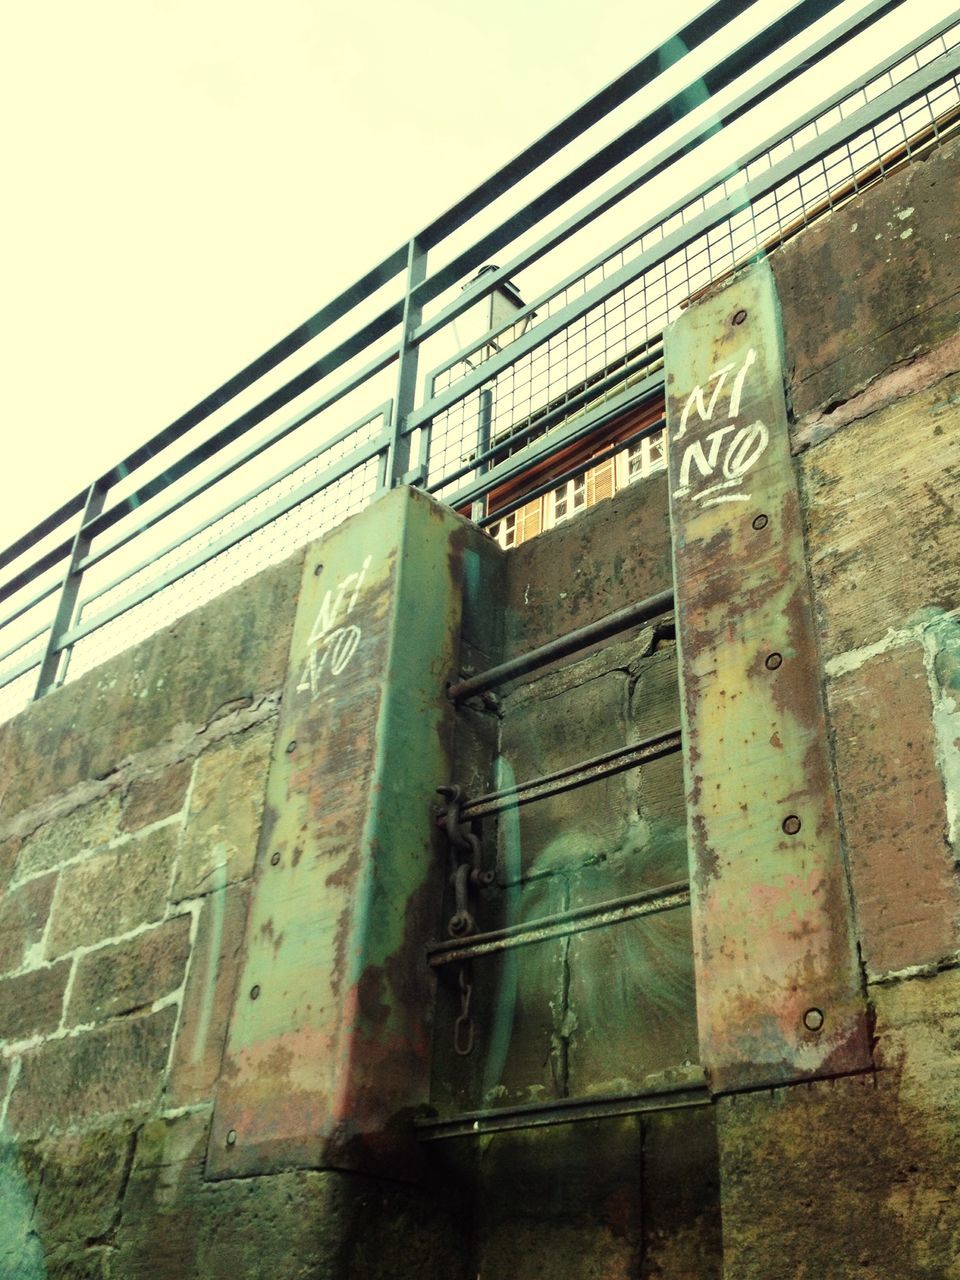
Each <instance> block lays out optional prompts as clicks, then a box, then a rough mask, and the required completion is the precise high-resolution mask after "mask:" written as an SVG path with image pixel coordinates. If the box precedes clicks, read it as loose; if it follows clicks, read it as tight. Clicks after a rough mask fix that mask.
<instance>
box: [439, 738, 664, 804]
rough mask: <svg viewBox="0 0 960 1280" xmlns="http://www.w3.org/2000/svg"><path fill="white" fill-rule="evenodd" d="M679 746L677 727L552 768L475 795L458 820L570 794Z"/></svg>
mask: <svg viewBox="0 0 960 1280" xmlns="http://www.w3.org/2000/svg"><path fill="white" fill-rule="evenodd" d="M682 746H683V743H682V739H681V736H680V730H679V728H677V729H668V730H666V731H665V732H663V733H654V734H651V735H650V736H649V737H647V738H644V739H642V741H640V742H631V743H628V744H627V746H625V747H617V748H615V749H614V750H613V751H604V752H601V753H600V754H599V755H595V756H591V757H590V758H589V759H587V760H578V761H577V763H576V764H570V765H567V766H566V767H565V768H563V769H555V770H554V771H553V772H552V773H543V774H541V775H540V777H539V778H528V779H527V780H526V781H525V782H518V783H517V784H516V785H515V786H512V787H504V788H503V790H501V791H491V792H489V793H488V794H487V795H484V796H477V798H476V799H475V800H467V801H466V802H465V803H464V804H463V805H461V807H460V818H461V821H463V822H468V821H470V820H471V819H472V818H489V817H491V816H492V815H493V814H495V813H502V812H503V811H504V810H505V809H513V808H516V807H518V806H519V805H523V804H531V803H532V802H533V801H534V800H545V799H546V798H547V797H548V796H555V795H561V794H562V793H563V792H565V791H573V790H575V789H576V788H577V787H585V786H587V785H588V783H591V782H597V781H599V779H600V778H609V777H611V776H613V775H614V774H617V773H625V772H626V771H627V770H628V769H636V768H638V767H639V766H640V765H642V764H648V763H649V762H650V761H651V760H659V759H660V758H661V757H662V756H669V755H674V754H675V753H676V752H678V751H680V750H681V749H682Z"/></svg>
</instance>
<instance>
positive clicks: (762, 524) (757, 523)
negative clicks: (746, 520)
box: [753, 516, 770, 529]
mask: <svg viewBox="0 0 960 1280" xmlns="http://www.w3.org/2000/svg"><path fill="white" fill-rule="evenodd" d="M769 523H770V521H769V520H768V519H767V517H766V516H754V517H753V527H754V528H755V529H765V528H766V527H767V525H768V524H769Z"/></svg>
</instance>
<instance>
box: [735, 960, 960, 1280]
mask: <svg viewBox="0 0 960 1280" xmlns="http://www.w3.org/2000/svg"><path fill="white" fill-rule="evenodd" d="M873 994H874V998H875V1000H876V1002H877V1015H878V1017H877V1030H878V1035H879V1038H880V1044H881V1051H882V1058H883V1065H884V1067H885V1068H886V1069H885V1070H881V1071H880V1072H879V1073H878V1074H877V1075H876V1076H873V1075H863V1076H853V1077H848V1078H846V1079H838V1080H831V1081H821V1082H817V1083H815V1084H809V1085H796V1086H792V1087H787V1088H782V1089H776V1090H770V1091H763V1092H758V1093H751V1094H742V1095H739V1096H735V1097H729V1098H721V1099H720V1100H719V1103H718V1115H717V1121H718V1131H719V1136H720V1162H721V1177H722V1197H723V1244H724V1275H725V1276H729V1277H731V1280H732V1278H733V1277H736V1280H795V1278H796V1277H798V1276H804V1275H807V1276H818V1277H819V1276H825V1277H826V1276H829V1277H830V1278H831V1280H854V1278H855V1280H891V1277H894V1276H896V1278H897V1280H956V1278H957V1277H958V1276H960V1224H958V1221H957V1215H956V1213H954V1212H953V1206H954V1204H955V1201H956V1189H957V1162H956V1134H957V1125H958V1122H960V1090H958V1085H957V1081H958V1079H960V1073H958V1071H957V1066H958V1048H960V1041H958V1016H957V1013H956V1009H957V1007H958V995H960V974H958V973H957V972H956V971H953V972H949V973H943V974H939V975H938V976H937V977H936V978H934V979H913V980H911V981H910V982H907V983H900V984H892V985H890V986H883V987H876V988H874V989H873ZM772 1170H775V1171H776V1176H771V1171H772Z"/></svg>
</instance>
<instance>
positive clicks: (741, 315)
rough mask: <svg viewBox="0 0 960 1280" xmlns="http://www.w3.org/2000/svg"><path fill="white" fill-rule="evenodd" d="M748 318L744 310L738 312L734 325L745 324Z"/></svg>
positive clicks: (734, 318)
mask: <svg viewBox="0 0 960 1280" xmlns="http://www.w3.org/2000/svg"><path fill="white" fill-rule="evenodd" d="M746 318H747V313H746V312H745V311H743V310H741V311H738V312H736V313H735V315H734V317H733V323H734V324H743V322H744V320H746Z"/></svg>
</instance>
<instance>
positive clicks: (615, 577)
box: [504, 475, 673, 657]
mask: <svg viewBox="0 0 960 1280" xmlns="http://www.w3.org/2000/svg"><path fill="white" fill-rule="evenodd" d="M504 563H505V566H506V570H505V572H506V607H507V619H506V637H505V638H506V644H507V653H506V655H505V656H506V657H510V656H512V655H513V654H516V653H522V652H524V650H526V649H531V648H533V647H534V646H535V645H539V644H544V643H546V641H548V640H553V639H555V638H556V637H557V636H559V635H563V634H564V633H565V632H567V631H573V630H574V629H575V628H577V627H582V626H585V625H586V624H587V623H588V622H595V621H596V620H597V619H598V618H603V617H605V616H606V615H607V614H608V613H612V612H613V611H614V610H616V609H622V608H623V607H624V606H625V605H628V604H635V603H636V602H637V601H639V600H646V599H648V598H649V597H650V596H652V595H656V594H657V593H658V592H660V591H666V590H668V589H669V588H670V586H671V583H672V581H673V569H672V565H671V562H670V516H669V511H668V507H667V479H666V476H665V475H657V476H652V477H651V478H650V479H649V480H645V481H644V482H643V483H642V484H633V485H629V486H628V487H627V488H626V489H624V490H622V492H620V493H618V494H617V495H616V497H614V498H611V499H610V500H609V501H607V502H601V503H598V505H597V506H595V507H592V508H590V509H589V510H587V511H585V512H584V513H583V514H582V515H579V516H577V518H576V519H575V520H569V521H567V522H566V523H564V524H561V525H558V526H557V528H556V529H551V530H550V532H549V533H546V534H544V535H543V536H542V537H539V538H534V539H533V540H532V541H531V542H526V543H524V544H523V545H522V546H520V547H518V548H517V549H516V550H515V551H511V552H510V553H509V554H508V555H507V557H506V559H505V562H504Z"/></svg>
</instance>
